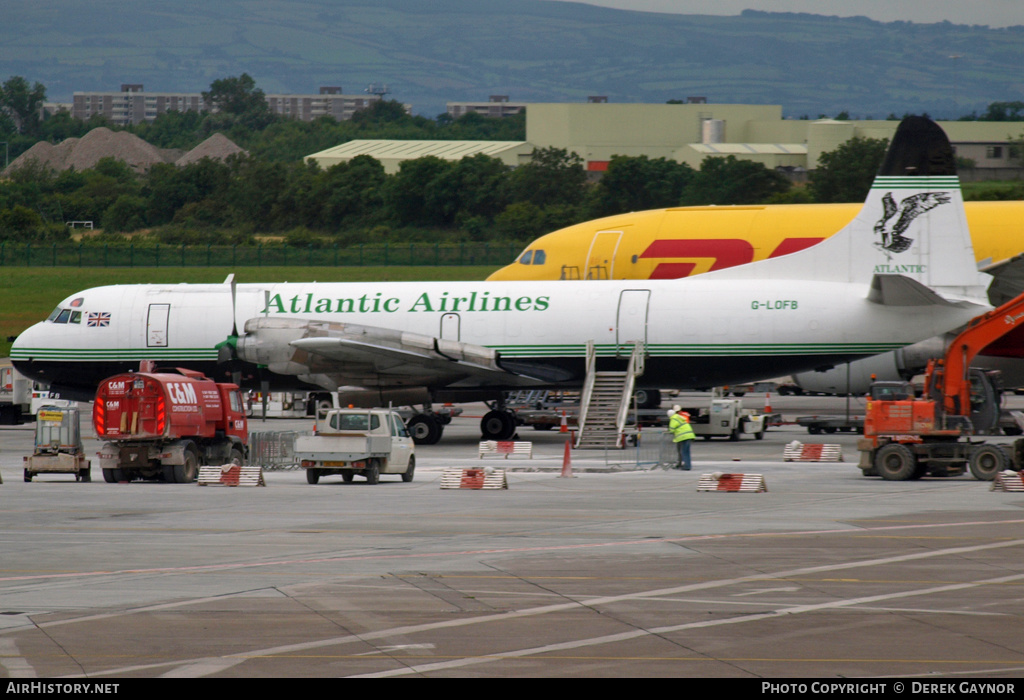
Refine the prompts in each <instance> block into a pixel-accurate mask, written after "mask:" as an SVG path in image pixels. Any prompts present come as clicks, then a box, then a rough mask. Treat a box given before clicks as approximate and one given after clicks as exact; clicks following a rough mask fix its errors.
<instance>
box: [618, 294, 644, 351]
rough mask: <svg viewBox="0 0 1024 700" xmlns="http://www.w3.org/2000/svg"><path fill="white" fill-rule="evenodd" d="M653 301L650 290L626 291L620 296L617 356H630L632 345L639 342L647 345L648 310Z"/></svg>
mask: <svg viewBox="0 0 1024 700" xmlns="http://www.w3.org/2000/svg"><path fill="white" fill-rule="evenodd" d="M650 299H651V291H650V290H649V289H624V290H622V293H621V294H620V295H619V311H618V315H617V317H616V327H615V343H616V346H617V348H616V354H623V353H625V354H629V353H630V352H632V351H633V348H632V343H633V342H635V341H637V340H639V341H640V342H641V343H643V344H644V345H646V344H647V309H648V305H649V303H650Z"/></svg>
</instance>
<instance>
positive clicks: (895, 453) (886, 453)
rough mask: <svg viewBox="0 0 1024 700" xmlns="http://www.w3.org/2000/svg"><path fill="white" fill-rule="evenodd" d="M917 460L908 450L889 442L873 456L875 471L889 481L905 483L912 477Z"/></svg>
mask: <svg viewBox="0 0 1024 700" xmlns="http://www.w3.org/2000/svg"><path fill="white" fill-rule="evenodd" d="M916 468H917V460H916V459H914V453H913V452H911V451H910V448H909V447H907V446H905V445H900V444H899V443H895V442H891V443H889V444H888V445H884V446H882V447H881V448H879V450H878V452H877V453H876V454H875V471H877V472H878V475H879V476H880V477H882V478H883V479H887V480H889V481H906V480H907V479H910V478H912V477H913V476H914V471H915V469H916Z"/></svg>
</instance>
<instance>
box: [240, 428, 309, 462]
mask: <svg viewBox="0 0 1024 700" xmlns="http://www.w3.org/2000/svg"><path fill="white" fill-rule="evenodd" d="M308 434H309V433H308V432H299V431H297V430H270V431H263V432H256V433H249V464H250V465H252V466H258V467H263V468H264V469H266V470H267V471H275V470H280V471H284V470H286V469H298V467H299V464H298V462H297V461H296V460H295V438H297V437H298V436H299V435H308Z"/></svg>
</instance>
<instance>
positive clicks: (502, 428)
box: [480, 411, 516, 440]
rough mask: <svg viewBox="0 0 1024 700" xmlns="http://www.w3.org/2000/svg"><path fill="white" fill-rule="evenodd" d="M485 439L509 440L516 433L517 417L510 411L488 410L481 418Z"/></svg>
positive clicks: (482, 432) (481, 429) (481, 427)
mask: <svg viewBox="0 0 1024 700" xmlns="http://www.w3.org/2000/svg"><path fill="white" fill-rule="evenodd" d="M480 433H481V434H482V435H483V437H484V439H485V440H508V439H509V438H510V437H512V436H513V435H515V434H516V419H515V417H514V416H513V415H512V414H511V413H509V412H508V411H488V412H487V413H486V414H485V415H484V417H483V418H482V419H481V420H480Z"/></svg>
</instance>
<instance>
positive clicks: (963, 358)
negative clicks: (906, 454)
mask: <svg viewBox="0 0 1024 700" xmlns="http://www.w3.org/2000/svg"><path fill="white" fill-rule="evenodd" d="M1022 327H1024V294H1020V295H1018V296H1016V297H1014V298H1013V299H1011V300H1010V301H1008V302H1006V303H1005V304H1003V305H1002V306H999V307H997V308H995V309H992V310H991V311H989V312H987V313H985V314H982V315H981V316H977V317H975V318H973V319H971V320H970V321H969V322H968V324H967V327H966V328H964V330H962V331H961V332H960V333H959V334H958V335H957V336H956V337H955V338H954V339H953V342H951V343H950V344H949V347H948V348H947V350H946V353H945V355H944V357H943V359H942V360H941V361H940V367H933V366H931V365H929V368H928V372H927V377H928V383H927V385H926V387H925V393H926V395H931V394H930V392H931V390H932V389H933V388H934V389H935V390H937V391H938V393H939V394H940V395H941V396H942V402H943V410H944V411H945V413H946V415H970V411H971V380H970V375H969V372H968V370H969V368H970V366H971V362H972V361H973V360H974V358H975V357H976V356H977V355H978V354H979V353H980V352H981V351H982V350H984V349H985V348H986V347H988V346H989V345H990V344H992V343H994V342H996V341H998V340H1000V339H1001V338H1004V337H1005V336H1007V335H1009V334H1010V333H1013V332H1014V331H1015V330H1020V328H1022Z"/></svg>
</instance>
